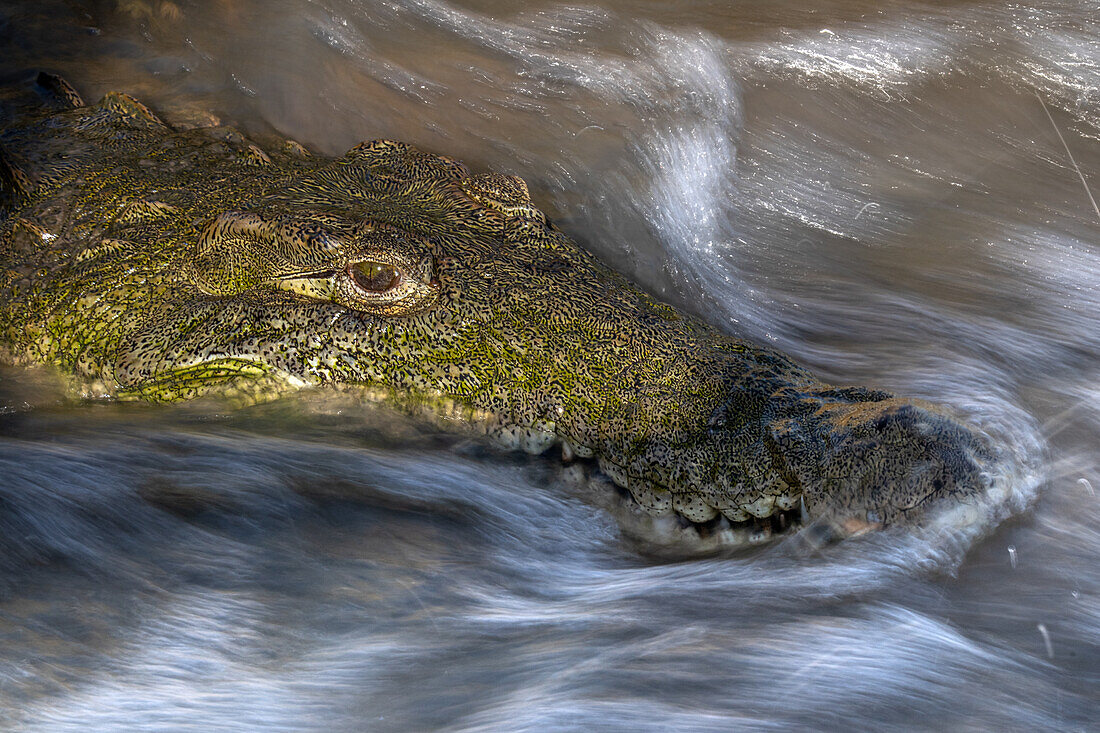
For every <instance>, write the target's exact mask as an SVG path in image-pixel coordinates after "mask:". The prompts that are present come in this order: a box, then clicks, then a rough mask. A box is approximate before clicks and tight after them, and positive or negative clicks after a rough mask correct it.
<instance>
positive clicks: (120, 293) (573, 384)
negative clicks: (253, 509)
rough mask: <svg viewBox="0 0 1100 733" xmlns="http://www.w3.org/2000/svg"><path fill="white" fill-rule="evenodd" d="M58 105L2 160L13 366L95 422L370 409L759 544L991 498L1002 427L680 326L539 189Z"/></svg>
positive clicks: (46, 78)
mask: <svg viewBox="0 0 1100 733" xmlns="http://www.w3.org/2000/svg"><path fill="white" fill-rule="evenodd" d="M37 84H38V90H39V92H40V93H41V95H42V96H43V97H44V98H46V99H48V100H50V102H51V104H50V105H45V106H43V108H42V109H40V110H39V111H36V112H35V113H26V114H21V115H19V116H18V118H17V119H16V120H15V121H14V122H13V123H12V124H10V125H9V126H8V127H7V128H6V129H5V130H4V131H3V132H2V133H0V146H2V147H0V153H2V156H0V157H2V160H3V162H2V163H0V185H2V186H3V194H2V195H3V202H2V205H3V209H2V214H0V216H2V219H0V343H2V344H3V347H2V348H3V354H4V356H3V359H4V360H5V361H7V362H9V363H12V364H16V365H31V364H46V365H53V366H54V367H56V368H58V369H59V370H60V371H61V372H63V373H65V374H67V375H69V378H70V379H72V380H75V381H74V384H76V385H78V387H77V389H78V390H79V392H80V394H82V395H84V396H85V397H93V398H96V399H108V400H110V399H119V400H122V399H136V400H153V401H161V402H172V401H179V400H188V399H191V398H194V397H198V396H200V395H220V396H222V397H227V398H229V397H231V398H232V399H234V400H237V401H238V402H245V403H247V402H255V401H259V400H265V399H269V398H271V397H272V396H280V395H285V394H287V393H288V392H293V391H295V390H300V389H302V388H306V387H312V386H319V385H356V386H359V387H361V388H363V389H364V390H368V391H369V392H370V394H372V395H375V396H376V397H377V398H378V399H381V400H386V401H389V402H391V403H393V404H396V405H404V406H409V405H415V406H416V407H417V409H422V410H427V411H429V412H432V413H435V414H438V415H440V416H441V418H445V419H446V420H449V421H452V422H455V423H458V424H463V425H471V426H476V427H478V428H479V429H481V430H482V431H484V432H486V433H488V434H490V435H491V436H493V437H494V438H495V439H496V441H497V442H499V443H502V444H504V445H506V446H508V447H510V448H515V449H524V450H527V451H529V452H531V453H535V454H539V453H544V452H546V451H548V450H550V449H551V447H554V446H559V447H560V451H561V455H562V458H563V460H565V461H582V460H583V461H586V462H587V464H588V465H592V466H593V469H595V468H596V466H598V470H599V471H600V472H602V474H603V475H604V476H606V477H608V478H610V480H611V481H612V482H613V483H614V485H615V486H616V487H617V489H616V491H618V492H619V494H621V496H622V498H623V501H625V502H629V503H630V504H631V506H633V507H634V508H635V510H636V511H637V512H639V513H641V514H642V515H644V516H653V517H672V518H674V519H675V520H676V521H677V522H679V523H681V526H691V527H695V528H696V529H698V530H699V531H703V530H705V529H707V528H710V529H711V530H714V529H715V528H719V529H721V530H723V531H726V532H727V534H729V533H730V532H731V531H732V534H733V535H734V536H736V537H739V538H741V539H742V540H744V541H749V540H753V538H759V537H761V536H765V537H766V536H769V535H772V534H780V533H782V532H789V531H790V530H792V529H794V528H797V527H800V526H803V525H806V524H807V523H814V524H817V525H827V526H830V527H832V528H834V529H835V530H836V531H837V532H839V533H841V534H842V535H847V534H852V533H854V532H862V531H865V530H867V529H873V528H880V527H890V526H895V525H912V524H914V523H920V522H922V521H924V518H925V517H927V516H930V515H931V510H932V509H933V508H935V507H942V506H950V505H953V504H958V503H960V502H963V503H965V502H970V501H974V500H978V499H981V497H982V496H983V495H985V494H986V493H987V492H988V491H989V489H990V486H991V482H992V479H991V478H990V476H991V473H990V472H991V466H993V465H994V464H995V463H996V462H997V461H998V450H997V449H996V447H995V445H994V441H992V440H991V439H990V438H989V437H988V436H986V435H985V434H984V433H982V432H981V431H979V430H978V429H977V428H975V427H972V426H970V425H968V424H966V423H964V422H963V421H962V420H961V419H959V418H957V417H956V416H954V414H953V413H951V412H950V411H948V410H947V409H945V408H941V407H938V406H935V405H933V404H930V403H926V402H923V401H920V400H915V399H904V398H899V397H896V396H894V395H893V394H891V393H888V392H885V391H881V390H878V389H872V388H866V387H860V386H834V385H831V384H827V383H825V382H823V381H821V380H820V379H818V378H817V377H815V376H814V375H813V374H812V373H811V372H810V371H808V370H807V369H806V368H803V367H801V366H799V365H798V364H796V363H795V362H794V361H793V360H792V359H790V358H789V357H787V356H785V355H783V354H781V353H779V352H777V351H775V350H773V349H770V348H766V347H762V346H758V345H753V344H751V343H748V342H746V341H744V340H740V339H738V338H735V337H734V336H732V335H729V334H727V333H724V332H722V331H720V330H719V329H717V328H715V327H713V326H711V325H709V324H707V323H706V322H704V321H703V320H702V319H700V318H698V317H695V316H693V315H690V314H687V313H684V312H681V311H680V310H677V309H676V308H674V307H672V306H669V305H667V304H665V303H663V302H660V301H659V300H657V299H655V298H654V297H651V296H650V295H648V294H647V293H645V292H643V290H641V289H640V288H639V287H636V286H635V285H633V284H632V283H631V282H629V281H628V280H627V279H626V278H625V277H624V276H623V275H621V274H619V273H617V272H615V271H614V270H612V269H611V268H609V267H607V266H606V265H604V264H603V263H601V262H600V261H599V260H598V259H597V258H596V257H595V256H594V255H592V254H590V253H588V252H587V251H585V250H584V249H582V248H581V247H580V246H578V245H577V244H576V243H575V242H574V241H572V240H571V239H570V238H569V237H568V236H566V234H564V233H563V232H562V231H560V230H559V229H558V228H556V227H555V226H554V225H553V224H552V223H551V222H550V221H549V220H548V218H547V217H546V216H545V215H544V213H543V212H542V211H541V210H540V209H539V208H537V207H536V206H535V205H534V204H533V203H532V200H531V196H530V193H529V191H528V187H527V185H526V184H525V183H524V181H523V180H522V179H520V178H518V177H516V176H512V175H505V174H500V173H484V172H483V173H475V172H471V170H470V169H468V168H467V167H466V166H465V165H463V164H462V163H460V162H458V161H456V160H454V159H453V158H450V157H447V156H445V155H436V154H433V153H429V152H424V151H421V150H419V149H417V148H415V147H412V146H410V145H408V144H404V143H400V142H396V141H391V140H375V141H372V142H365V143H362V144H359V145H357V146H355V147H354V148H352V149H351V150H349V151H348V152H347V153H346V154H344V155H342V156H340V157H337V158H330V157H325V156H322V155H317V154H314V153H311V152H310V151H308V150H307V149H306V148H305V147H303V146H302V145H300V144H298V143H296V142H293V141H281V142H279V141H274V140H272V141H267V142H264V143H261V142H256V141H255V140H254V139H251V138H249V137H246V136H245V135H244V134H242V133H241V132H240V131H238V130H236V129H234V128H231V127H225V126H218V125H214V126H210V127H185V126H182V125H177V126H172V125H169V124H167V123H166V122H164V121H163V120H162V119H160V117H158V116H157V114H156V113H155V112H153V111H152V110H150V109H149V108H148V107H146V106H145V105H143V104H142V103H141V102H139V101H138V100H136V99H135V98H133V97H131V96H128V95H126V94H123V93H115V92H112V93H108V94H107V95H106V96H105V97H103V99H102V101H100V102H99V103H98V104H94V105H89V104H85V103H84V102H83V100H82V99H81V97H80V95H79V94H78V93H77V92H76V91H75V90H74V89H73V88H72V87H71V86H69V85H68V84H66V83H65V82H64V81H63V80H62V79H60V78H59V77H55V76H51V75H49V74H41V75H40V76H39V78H38V82H37ZM253 137H254V138H255V139H256V140H258V139H259V136H253ZM745 538H748V539H747V540H746V539H745Z"/></svg>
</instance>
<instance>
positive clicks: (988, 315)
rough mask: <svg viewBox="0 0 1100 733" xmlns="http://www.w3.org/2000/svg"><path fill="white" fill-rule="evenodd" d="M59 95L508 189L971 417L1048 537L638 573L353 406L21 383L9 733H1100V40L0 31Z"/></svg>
mask: <svg viewBox="0 0 1100 733" xmlns="http://www.w3.org/2000/svg"><path fill="white" fill-rule="evenodd" d="M42 68H45V69H48V70H50V71H54V72H57V73H61V74H63V75H64V76H65V77H66V78H68V79H69V80H70V81H71V82H72V83H73V85H74V86H76V87H77V88H78V89H79V90H80V91H81V92H82V93H83V94H84V95H85V96H86V97H87V98H90V99H96V98H98V96H99V95H101V94H103V93H104V92H106V91H109V90H112V89H117V90H123V91H127V92H130V93H131V94H134V95H135V96H138V97H139V98H141V99H142V100H143V101H145V102H146V103H148V104H149V105H150V106H152V107H153V108H154V109H156V110H158V111H159V112H161V113H162V114H163V115H164V116H165V117H166V118H168V119H170V120H176V121H179V122H187V121H190V122H194V121H197V120H203V119H215V118H216V119H220V120H222V121H224V122H226V123H231V124H234V125H237V126H238V127H240V128H242V129H243V130H245V131H246V132H248V133H251V134H255V135H268V134H278V135H281V136H286V137H291V138H293V139H296V140H298V141H299V142H301V143H303V144H305V145H307V146H309V147H311V148H313V149H315V150H318V151H322V152H325V153H330V154H336V153H340V152H342V151H343V150H345V149H347V148H349V147H351V146H352V145H354V144H355V143H357V142H359V141H360V140H363V139H370V138H377V137H393V138H398V139H401V140H405V141H408V142H410V143H413V144H415V145H417V146H419V147H422V148H425V149H428V150H432V151H437V152H444V153H448V154H451V155H454V156H456V157H458V158H460V159H462V160H464V161H465V162H467V163H468V164H470V165H471V166H472V167H473V168H475V169H478V170H498V171H505V172H513V173H517V174H519V175H521V176H523V177H524V178H525V179H526V180H527V181H528V182H529V183H530V184H531V188H532V192H533V195H534V198H535V200H536V202H537V203H538V204H539V205H540V206H541V207H542V208H544V209H545V210H546V211H547V213H548V214H549V215H550V216H551V218H552V219H553V220H554V221H555V223H556V224H557V225H558V226H559V227H560V228H562V229H563V230H565V231H566V232H567V233H569V234H570V235H571V236H573V237H574V238H576V239H577V240H578V241H580V242H582V243H583V244H584V245H585V246H586V247H588V248H590V249H591V250H593V251H594V252H596V253H597V254H598V255H599V256H600V257H602V258H603V259H604V260H605V261H606V262H608V263H609V264H611V265H613V266H614V267H615V268H616V269H618V270H620V271H623V272H625V273H627V274H628V275H630V276H631V277H632V278H633V279H635V280H636V281H637V282H639V283H640V284H641V285H642V286H643V287H645V288H646V289H647V290H649V291H650V292H653V293H655V294H657V295H659V296H660V297H662V298H664V299H666V300H668V301H670V302H672V303H674V304H676V305H678V306H680V307H683V308H686V309H688V310H691V311H693V312H695V313H697V314H699V315H701V316H702V317H704V318H706V319H707V320H708V321H710V322H712V323H714V324H715V325H716V326H718V327H720V328H723V329H726V330H728V331H729V332H731V333H735V334H737V335H739V336H742V337H744V338H748V339H751V340H753V341H757V342H761V343H768V344H771V345H773V346H775V347H777V348H779V349H781V350H783V351H785V352H787V353H789V354H791V355H792V356H794V357H796V358H797V359H798V360H800V361H802V362H804V363H806V364H808V365H809V366H811V367H813V368H814V369H815V370H817V371H818V372H820V373H821V374H822V375H823V376H825V377H826V378H828V379H830V380H831V381H836V382H841V383H862V384H870V385H874V386H878V387H882V388H886V389H890V390H892V391H896V392H899V393H903V394H907V395H912V396H917V397H923V398H926V399H930V400H934V401H937V402H944V403H948V404H951V405H953V406H955V407H956V408H957V409H958V410H960V411H961V412H963V413H964V414H966V415H967V416H968V417H969V418H970V419H972V420H974V421H975V422H976V423H978V424H980V425H982V426H983V427H984V428H985V429H986V430H988V431H989V432H991V433H992V434H994V435H996V436H997V438H998V440H999V441H1000V442H1001V443H1002V444H1003V445H1004V446H1005V447H1006V449H1008V450H1009V451H1011V452H1012V454H1013V455H1015V456H1016V462H1017V466H1018V471H1017V473H1016V474H1015V475H1014V476H1013V478H1012V480H1013V481H1014V482H1015V483H1014V486H1015V490H1016V492H1017V495H1018V496H1019V497H1021V498H1022V500H1023V501H1024V503H1026V504H1027V507H1026V509H1024V510H1023V511H1022V512H1017V513H1016V514H1015V515H1014V516H1013V517H1011V518H1009V519H1007V520H1004V521H1001V520H997V522H996V523H995V525H993V524H991V525H990V526H985V527H983V528H982V532H981V533H980V535H979V536H977V537H974V536H972V535H971V534H965V535H960V534H953V533H951V532H949V531H948V532H943V533H940V534H923V535H914V534H910V533H886V534H882V535H878V536H875V537H871V538H867V539H864V540H861V541H855V542H848V543H844V544H842V545H839V546H834V547H829V548H824V549H823V550H822V551H821V552H818V553H807V552H804V551H800V550H797V549H792V547H791V546H790V544H780V545H776V546H773V547H769V548H766V549H764V550H762V551H756V552H750V553H738V554H734V555H729V556H718V557H705V558H694V559H679V560H669V559H667V558H666V559H657V558H654V557H653V556H651V555H650V554H649V553H647V552H645V548H644V547H639V546H637V544H636V543H632V542H630V541H628V540H626V539H625V538H624V537H623V536H622V535H621V533H620V532H619V530H618V527H617V525H616V523H615V522H614V521H613V520H612V519H611V517H610V516H609V515H608V514H607V513H606V512H604V511H603V510H602V509H600V508H599V507H598V506H594V505H593V504H592V503H591V502H590V501H587V500H586V499H585V497H583V496H579V495H578V493H577V491H575V490H574V489H572V488H570V486H569V485H568V484H567V483H566V482H565V481H563V480H562V478H561V476H560V475H559V474H558V472H557V469H556V467H555V466H554V465H553V461H550V460H547V459H527V458H519V457H515V456H509V455H505V454H501V453H497V452H494V451H492V450H489V449H486V448H485V447H483V446H480V445H478V444H476V443H469V442H466V441H461V440H456V439H454V438H452V437H449V436H441V435H438V434H436V433H433V432H432V431H431V430H428V429H426V428H424V426H422V425H419V424H417V423H415V422H414V421H411V420H408V419H406V418H402V417H400V416H395V415H391V414H388V413H386V412H385V411H379V410H370V409H366V408H360V407H357V406H355V405H354V404H350V403H348V402H346V401H345V402H341V401H340V400H339V399H338V398H334V397H332V396H331V395H318V394H312V395H304V396H302V397H301V398H299V399H292V400H286V401H283V402H280V403H276V404H273V405H265V406H261V407H258V408H253V409H250V410H244V411H241V412H237V413H226V412H224V411H217V410H211V409H209V408H204V407H202V406H182V407H153V406H146V405H102V404H100V405H97V404H88V405H72V404H66V403H63V402H58V401H57V400H56V399H55V397H56V395H55V394H54V393H53V392H52V391H51V387H50V386H49V384H48V383H47V382H46V381H45V380H43V379H42V378H41V377H40V376H38V375H34V374H24V373H20V372H13V371H10V370H7V371H4V372H3V373H2V374H0V397H2V398H3V404H4V406H5V410H4V413H3V414H2V415H0V639H2V640H3V641H2V646H0V726H2V727H4V728H5V729H10V730H34V731H70V730H73V731H76V730H80V731H86V730H96V731H108V730H119V731H133V730H150V731H152V730H156V731H161V730H240V731H254V730H288V731H290V730H293V731H299V730H301V731H333V730H340V731H361V730H372V731H374V730H377V731H387V730H394V731H411V730H440V731H473V730H531V731H547V730H630V731H638V730H655V731H656V730H661V731H664V730H770V729H780V730H813V729H819V730H850V729H873V730H990V729H1000V730H1092V729H1095V728H1096V726H1097V724H1098V722H1100V644H1098V641H1097V640H1098V639H1100V570H1098V565H1100V563H1098V560H1100V557H1098V555H1100V505H1098V499H1097V496H1096V492H1097V491H1098V490H1100V462H1098V458H1100V453H1098V450H1100V449H1098V446H1100V407H1098V405H1100V388H1098V387H1097V384H1098V383H1100V328H1097V322H1098V318H1100V212H1098V211H1097V210H1096V208H1095V203H1094V202H1093V201H1092V200H1091V198H1090V192H1089V190H1088V189H1089V188H1092V189H1098V188H1100V182H1098V179H1100V4H1098V3H1096V2H1090V1H1087V0H1080V1H1078V2H1019V3H1004V2H937V3H917V2H907V3H906V2H850V1H840V0H837V1H836V2H812V1H806V2H787V1H780V2H770V3H756V2H687V1H686V0H679V1H672V2H666V3H654V2H641V1H635V2H627V1H620V2H613V1H612V0H604V1H603V2H600V3H597V2H583V1H582V2H566V3H563V2H531V3H526V4H524V5H522V6H520V5H518V4H514V3H503V2H491V1H489V0H480V1H477V2H446V1H445V0H394V1H393V2H366V1H362V2H356V1H353V0H314V1H308V0H263V1H261V0H250V1H249V0H220V1H218V0H209V1H208V2H185V1H184V0H176V1H175V2H166V1H164V0H151V1H149V2H141V1H139V0H118V2H107V1H103V2H76V1H72V2H63V1H61V0H46V1H45V2H30V1H29V0H9V2H6V3H5V4H4V5H3V7H0V81H2V82H3V83H4V84H17V83H23V82H24V81H25V80H26V79H27V78H28V77H29V78H33V73H32V72H33V71H37V70H38V69H42ZM1044 105H1045V107H1044ZM1067 148H1068V152H1067ZM1070 155H1072V160H1071V158H1070ZM1082 177H1083V178H1084V179H1085V180H1084V181H1082Z"/></svg>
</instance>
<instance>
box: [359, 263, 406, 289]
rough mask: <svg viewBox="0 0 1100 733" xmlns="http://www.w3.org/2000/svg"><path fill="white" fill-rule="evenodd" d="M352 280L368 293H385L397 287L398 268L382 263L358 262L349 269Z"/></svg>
mask: <svg viewBox="0 0 1100 733" xmlns="http://www.w3.org/2000/svg"><path fill="white" fill-rule="evenodd" d="M348 271H349V273H350V274H351V279H352V280H354V281H355V284H356V285H358V286H359V287H360V288H362V289H363V290H365V291H367V292H368V293H383V292H385V291H387V290H389V289H390V288H392V287H393V286H395V285H397V280H398V278H399V277H400V274H399V273H398V272H397V268H396V267H393V266H392V265H386V264H383V263H381V262H356V263H354V264H353V265H351V266H350V267H349V268H348Z"/></svg>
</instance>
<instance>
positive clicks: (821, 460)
mask: <svg viewBox="0 0 1100 733" xmlns="http://www.w3.org/2000/svg"><path fill="white" fill-rule="evenodd" d="M857 394H858V395H859V398H858V399H852V398H851V397H850V395H845V396H843V397H841V398H837V397H836V396H835V395H834V394H833V390H807V391H804V392H803V394H802V399H803V400H811V401H813V402H815V403H816V408H815V409H813V410H812V411H808V410H806V409H800V410H797V411H795V413H796V414H795V416H791V415H790V414H788V415H786V416H784V415H781V414H776V415H773V416H772V419H771V420H769V421H768V422H766V423H764V424H762V425H760V426H758V428H757V429H756V430H755V431H754V432H755V434H754V435H752V436H748V435H746V430H744V429H742V430H741V431H740V432H739V433H738V434H736V435H722V434H717V435H715V434H712V435H708V436H705V437H703V438H702V442H703V443H704V445H703V448H702V449H700V448H699V446H695V447H694V448H692V447H685V446H681V447H678V448H676V449H668V450H667V451H664V452H671V453H673V454H679V455H678V456H677V457H678V458H679V459H680V460H683V461H686V462H689V463H691V462H698V461H700V460H708V461H711V462H712V465H711V466H709V467H707V468H706V469H705V470H703V471H702V474H704V475H707V476H709V479H710V480H709V481H707V482H699V481H697V480H692V476H693V474H692V472H690V471H687V472H685V471H678V472H677V471H673V472H672V473H671V474H669V478H670V479H672V480H670V481H667V482H662V481H659V480H658V481H655V480H653V479H652V478H647V473H648V475H649V476H652V475H653V472H652V471H646V470H645V468H644V466H642V465H640V464H639V463H638V462H630V461H620V460H616V459H615V458H614V457H609V456H601V457H600V458H599V465H600V468H601V470H602V471H603V473H604V474H606V475H607V476H608V477H609V478H610V479H611V480H612V481H614V483H615V484H616V485H618V486H619V487H620V488H621V489H623V490H625V491H624V494H625V495H627V496H628V498H629V500H630V503H631V505H632V506H635V508H636V509H637V510H640V512H642V513H644V514H646V515H649V516H651V517H654V518H657V519H662V520H663V519H664V518H673V519H675V520H676V521H677V522H679V524H680V525H681V526H682V527H693V528H694V529H695V530H696V531H697V532H698V533H699V534H700V535H703V536H707V535H710V534H714V533H721V532H727V534H728V533H729V532H728V531H729V530H732V531H733V532H732V534H733V535H734V536H737V537H739V538H740V540H739V542H742V543H743V542H749V543H755V542H759V541H763V540H767V539H769V538H771V537H774V536H775V535H777V534H781V533H785V532H787V531H789V530H791V529H797V528H798V527H801V526H805V525H807V524H810V523H812V524H814V526H815V527H818V528H819V529H820V528H827V532H826V535H827V536H829V537H834V538H841V537H847V536H852V535H857V534H862V533H864V532H866V531H869V530H873V529H878V528H882V527H888V526H898V525H912V524H918V523H921V522H922V521H923V520H924V518H925V517H926V516H927V515H928V514H929V512H930V511H932V510H934V509H935V508H937V507H942V506H945V505H948V504H951V503H958V502H960V501H966V500H968V499H971V498H973V497H976V496H978V495H981V494H983V493H984V492H985V491H986V490H987V489H988V488H989V486H990V479H989V470H990V466H991V465H992V464H993V463H994V462H995V460H996V456H995V451H994V449H993V448H992V447H991V445H990V444H989V442H988V441H987V440H986V438H985V437H984V436H983V435H982V434H980V433H978V432H977V431H975V430H974V429H972V428H970V427H968V426H966V425H964V424H962V423H961V422H959V421H957V420H955V419H954V418H952V417H950V416H949V415H947V414H945V413H944V412H943V411H941V410H939V409H938V408H935V407H934V406H932V405H927V404H923V403H919V402H915V401H907V400H901V399H897V398H893V397H891V396H889V395H886V394H885V393H873V392H867V391H858V392H857ZM567 445H568V444H567ZM731 446H737V450H732V449H731ZM567 452H570V453H571V452H572V451H570V450H569V449H568V448H567ZM622 464H626V465H625V466H624V465H622ZM695 475H698V472H697V473H696V474H695ZM676 479H681V480H682V481H683V482H682V483H677V482H676ZM685 479H686V480H685Z"/></svg>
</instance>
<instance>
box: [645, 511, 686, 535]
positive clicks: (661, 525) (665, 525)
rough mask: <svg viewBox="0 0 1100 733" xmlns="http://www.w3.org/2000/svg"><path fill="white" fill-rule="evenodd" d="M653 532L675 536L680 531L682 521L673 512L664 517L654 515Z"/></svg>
mask: <svg viewBox="0 0 1100 733" xmlns="http://www.w3.org/2000/svg"><path fill="white" fill-rule="evenodd" d="M651 526H652V527H653V533H654V534H656V535H657V536H658V537H664V538H668V537H673V536H675V535H676V534H677V533H678V532H679V531H680V523H679V522H677V521H676V519H675V517H673V516H672V515H671V514H669V515H668V516H664V517H653V519H652V525H651Z"/></svg>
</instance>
